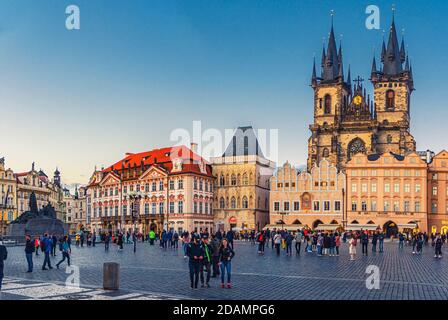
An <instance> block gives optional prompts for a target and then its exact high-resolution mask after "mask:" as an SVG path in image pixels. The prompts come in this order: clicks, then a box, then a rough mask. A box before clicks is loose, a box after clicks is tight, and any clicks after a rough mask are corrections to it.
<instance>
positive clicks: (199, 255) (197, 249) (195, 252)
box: [187, 235, 204, 289]
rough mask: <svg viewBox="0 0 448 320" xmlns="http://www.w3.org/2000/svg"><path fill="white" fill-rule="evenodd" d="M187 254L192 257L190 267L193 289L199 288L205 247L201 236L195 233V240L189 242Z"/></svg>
mask: <svg viewBox="0 0 448 320" xmlns="http://www.w3.org/2000/svg"><path fill="white" fill-rule="evenodd" d="M187 255H188V257H189V258H190V260H189V262H188V267H189V269H190V284H191V289H197V288H198V282H199V273H200V268H201V265H202V263H201V261H202V260H203V259H204V248H203V247H202V245H201V244H200V243H199V236H198V235H194V236H193V241H192V242H190V243H189V244H188V247H187Z"/></svg>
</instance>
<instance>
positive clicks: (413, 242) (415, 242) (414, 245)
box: [412, 234, 418, 254]
mask: <svg viewBox="0 0 448 320" xmlns="http://www.w3.org/2000/svg"><path fill="white" fill-rule="evenodd" d="M417 240H418V237H417V235H416V234H415V235H413V236H412V254H415V248H416V247H417Z"/></svg>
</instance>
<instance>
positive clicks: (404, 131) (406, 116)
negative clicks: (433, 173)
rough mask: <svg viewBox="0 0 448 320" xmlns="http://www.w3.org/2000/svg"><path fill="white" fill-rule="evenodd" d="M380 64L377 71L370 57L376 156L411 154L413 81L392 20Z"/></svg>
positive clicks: (413, 142)
mask: <svg viewBox="0 0 448 320" xmlns="http://www.w3.org/2000/svg"><path fill="white" fill-rule="evenodd" d="M381 65H382V68H381V70H377V67H376V61H375V58H374V60H373V63H372V71H371V79H370V80H371V81H372V84H373V86H374V98H375V109H376V113H377V121H378V140H377V149H378V152H379V153H386V152H394V153H396V154H400V155H405V154H407V153H409V152H412V151H415V147H416V145H415V140H414V137H413V136H412V135H411V133H410V120H411V117H410V105H411V94H412V91H414V81H413V75H412V66H411V65H410V63H409V57H408V55H407V53H406V49H405V44H404V39H402V41H401V46H400V45H399V43H398V38H397V31H396V28H395V19H393V20H392V24H391V27H390V31H389V40H388V43H387V47H386V45H385V43H384V40H383V45H382V51H381Z"/></svg>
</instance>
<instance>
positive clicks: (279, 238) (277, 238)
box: [272, 231, 282, 256]
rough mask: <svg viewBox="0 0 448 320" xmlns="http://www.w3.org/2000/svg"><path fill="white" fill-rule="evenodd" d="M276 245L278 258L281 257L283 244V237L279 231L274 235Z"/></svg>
mask: <svg viewBox="0 0 448 320" xmlns="http://www.w3.org/2000/svg"><path fill="white" fill-rule="evenodd" d="M272 243H274V245H275V250H276V251H277V256H279V255H280V245H281V243H282V235H281V234H280V231H277V233H276V234H275V235H274V239H273V241H272Z"/></svg>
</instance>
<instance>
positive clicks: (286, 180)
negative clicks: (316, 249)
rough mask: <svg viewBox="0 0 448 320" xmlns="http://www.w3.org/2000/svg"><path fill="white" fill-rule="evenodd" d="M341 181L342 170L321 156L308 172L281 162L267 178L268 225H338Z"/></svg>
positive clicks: (341, 193)
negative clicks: (269, 223) (268, 199)
mask: <svg viewBox="0 0 448 320" xmlns="http://www.w3.org/2000/svg"><path fill="white" fill-rule="evenodd" d="M345 183H346V181H345V174H343V173H341V172H338V170H337V169H336V167H335V166H334V165H332V164H330V163H329V162H328V161H327V160H325V159H323V160H321V162H320V164H319V166H316V165H315V166H314V167H313V168H312V169H311V173H309V172H307V171H306V170H305V171H303V172H299V171H298V170H297V169H295V168H294V167H292V166H291V164H289V163H288V162H287V163H285V164H284V165H283V167H281V168H279V169H278V170H277V171H276V173H275V174H274V176H273V177H272V178H271V193H270V222H271V225H275V224H276V225H277V227H281V224H282V222H283V224H285V225H288V227H291V228H292V229H295V230H297V229H298V228H302V227H309V228H313V229H316V228H318V229H319V228H322V225H333V226H334V228H333V230H334V229H336V228H337V227H339V226H342V225H343V220H344V215H343V213H344V193H343V190H344V188H345ZM328 227H330V226H328Z"/></svg>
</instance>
